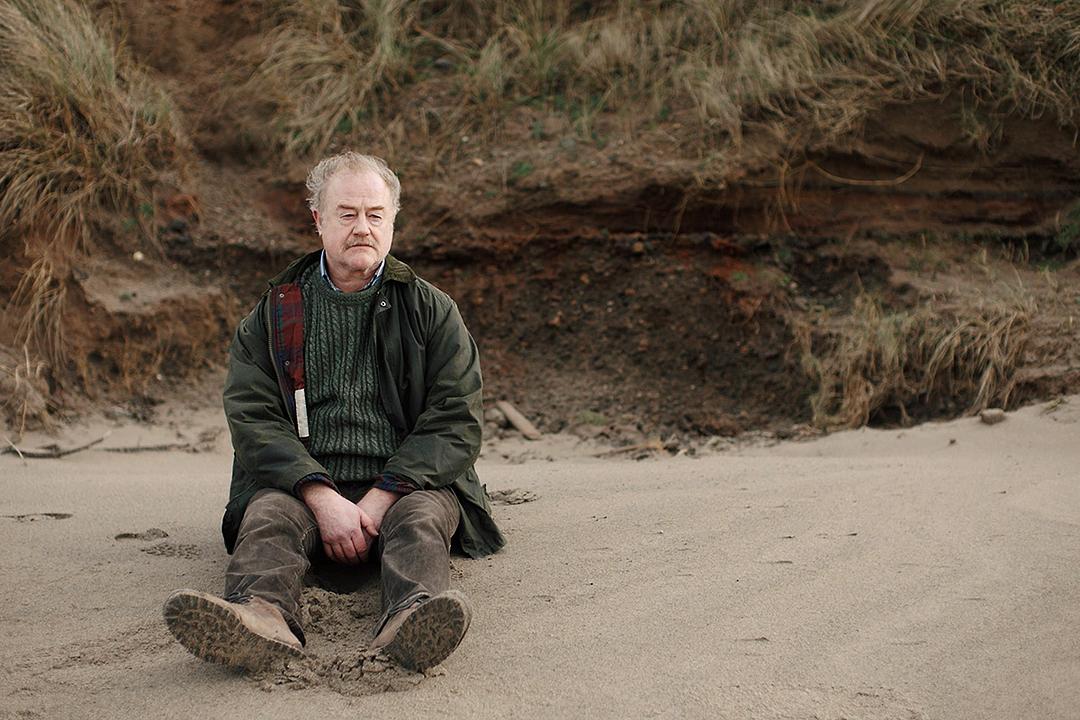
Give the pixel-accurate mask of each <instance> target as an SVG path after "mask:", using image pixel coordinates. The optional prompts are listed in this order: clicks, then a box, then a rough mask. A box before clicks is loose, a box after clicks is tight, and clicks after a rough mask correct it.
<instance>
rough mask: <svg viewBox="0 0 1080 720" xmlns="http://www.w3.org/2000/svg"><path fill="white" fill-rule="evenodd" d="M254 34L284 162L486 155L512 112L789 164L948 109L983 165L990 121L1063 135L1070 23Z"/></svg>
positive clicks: (470, 17) (474, 12) (1035, 17)
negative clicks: (346, 155)
mask: <svg viewBox="0 0 1080 720" xmlns="http://www.w3.org/2000/svg"><path fill="white" fill-rule="evenodd" d="M267 23H268V26H269V27H270V28H271V29H270V30H269V32H268V34H267V39H266V43H265V44H264V46H263V48H262V51H261V57H262V61H261V64H260V65H259V69H258V71H257V72H256V73H255V75H254V77H253V78H252V79H251V81H250V84H248V85H247V86H246V89H245V92H249V93H252V94H254V95H256V96H258V97H260V98H267V99H270V100H271V101H272V102H271V105H272V108H273V110H272V112H271V113H270V119H271V123H270V132H271V135H272V136H273V142H274V144H276V145H277V146H279V147H281V148H283V149H284V150H285V151H286V152H287V154H288V155H291V156H295V157H303V156H306V155H310V154H317V153H319V152H322V151H323V150H325V149H326V147H328V146H329V145H331V144H333V143H334V142H342V143H344V142H356V141H368V142H369V144H370V142H379V141H380V137H382V136H385V134H386V131H387V125H388V123H391V122H400V123H403V124H404V129H403V130H402V129H401V128H399V129H398V131H399V132H402V133H403V138H402V139H403V140H405V141H407V146H406V147H404V148H403V150H404V149H411V151H412V152H417V151H418V149H419V148H421V147H422V146H424V145H425V144H426V143H429V142H430V143H436V144H445V141H446V139H447V138H448V137H459V136H461V135H463V134H467V133H472V134H474V135H475V134H476V133H478V132H479V133H486V134H487V135H488V136H491V135H493V134H495V135H497V133H498V132H499V131H500V129H501V128H502V124H503V121H504V120H505V119H506V118H507V117H508V116H509V115H511V114H512V113H513V112H514V111H515V109H516V108H521V107H530V108H534V109H539V110H542V111H547V112H551V113H559V114H563V115H567V116H569V118H570V119H571V121H572V125H573V127H574V128H575V129H576V130H577V131H578V132H579V133H580V134H582V135H585V136H590V135H595V134H596V133H597V122H598V120H600V119H605V120H612V121H615V120H617V121H618V123H619V124H620V125H619V126H620V128H621V132H624V133H630V134H631V135H632V134H633V133H634V132H637V131H640V130H641V129H642V128H647V127H649V126H651V125H654V124H656V123H658V122H663V121H664V120H666V119H671V118H676V117H677V118H678V120H679V123H680V126H681V127H682V128H683V130H684V134H683V137H689V138H693V139H694V142H692V143H689V146H688V147H687V152H696V153H699V154H701V155H702V156H703V157H705V156H708V154H709V153H710V152H715V151H716V149H717V148H721V147H728V146H731V145H733V144H735V145H737V144H738V143H739V142H741V141H742V140H743V138H744V136H745V135H746V134H747V133H761V134H764V136H765V137H767V138H770V137H771V138H774V139H775V141H776V147H777V148H778V151H784V150H790V149H791V148H793V147H805V146H806V144H807V143H814V142H823V141H827V140H829V139H833V138H836V137H839V136H842V135H844V134H846V133H849V132H852V131H853V130H857V129H858V127H859V125H860V123H861V122H862V121H863V119H864V118H865V117H866V116H867V114H868V113H870V112H873V111H875V110H877V109H880V108H882V107H884V106H887V105H889V104H891V103H898V102H911V101H915V100H920V99H927V98H935V97H941V96H943V95H945V94H947V93H949V92H956V93H958V94H959V95H961V96H962V98H963V100H964V107H965V111H964V118H962V120H964V121H965V123H966V124H967V125H969V126H970V127H968V128H967V129H968V131H969V132H968V135H969V137H970V139H971V142H972V143H973V144H975V145H980V146H983V147H984V149H985V148H986V147H988V146H989V145H991V144H992V143H993V141H994V139H995V138H996V137H998V135H999V134H998V133H996V132H995V128H994V123H995V122H999V119H1000V117H1001V116H1003V115H1006V114H1021V115H1026V116H1036V115H1040V114H1043V113H1051V114H1053V115H1054V116H1056V118H1057V119H1058V120H1059V121H1060V122H1061V123H1062V124H1072V125H1076V123H1077V119H1078V115H1077V109H1078V104H1077V103H1078V101H1077V98H1078V97H1080V3H1064V2H1056V1H1055V0H1033V1H1029V0H831V1H829V0H826V1H824V2H813V3H811V2H794V1H792V0H762V1H761V2H748V1H746V0H714V1H708V2H706V1H705V0H686V1H685V2H666V1H661V0H651V1H646V2H629V1H627V0H615V1H612V2H601V3H578V2H569V1H568V0H553V1H551V2H540V1H539V0H486V1H485V0H474V1H473V2H465V3H449V4H441V3H439V4H427V3H404V2H400V0H351V1H348V2H339V1H338V0H279V2H278V3H276V4H274V10H273V11H272V13H269V14H268V17H267ZM433 78H434V79H437V80H438V81H439V84H440V85H447V84H448V83H447V81H449V85H451V86H452V87H453V88H454V91H453V92H451V93H439V92H431V93H428V92H426V91H427V89H428V84H427V81H428V80H430V79H433ZM411 90H415V92H414V93H413V92H410V91H411ZM477 139H480V138H477ZM450 147H453V146H450Z"/></svg>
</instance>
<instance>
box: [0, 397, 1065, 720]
mask: <svg viewBox="0 0 1080 720" xmlns="http://www.w3.org/2000/svg"><path fill="white" fill-rule="evenodd" d="M1078 421H1080V397H1076V398H1069V399H1067V401H1066V402H1064V403H1062V404H1058V405H1056V406H1047V405H1040V406H1034V407H1029V408H1026V409H1023V410H1020V411H1018V412H1016V413H1010V414H1009V415H1008V417H1007V419H1006V420H1005V422H1003V423H1001V424H999V425H994V426H988V425H983V424H981V423H980V422H979V421H978V420H975V419H964V420H958V421H954V422H949V423H944V424H932V425H924V426H921V427H918V428H914V429H911V430H905V431H896V430H893V431H871V430H864V431H859V432H847V433H840V434H836V435H833V436H830V437H826V438H822V439H819V440H815V441H811V442H803V443H784V444H780V445H775V446H771V447H742V448H736V449H732V450H729V451H725V452H723V453H716V454H712V455H708V456H705V457H677V458H671V457H667V456H665V457H662V458H653V459H647V460H643V461H639V462H635V461H633V460H629V459H619V458H616V459H612V458H603V459H601V458H595V457H592V456H591V453H592V452H593V451H595V448H592V447H589V446H582V445H576V444H575V441H573V440H571V439H569V438H565V437H556V438H545V439H544V440H541V441H540V442H538V443H525V442H523V441H514V442H512V441H501V442H500V443H499V444H497V445H493V446H489V447H488V448H487V449H486V451H485V455H484V457H483V459H482V461H481V466H480V471H481V475H482V477H483V479H484V480H485V482H486V483H487V485H488V487H489V489H490V490H492V491H495V490H511V489H516V490H520V491H529V492H531V493H532V494H533V499H532V500H531V501H530V502H525V503H521V504H516V505H506V504H500V505H497V506H496V511H497V518H498V520H499V522H500V524H501V525H502V527H503V528H504V530H505V532H506V534H507V536H508V538H509V545H508V546H507V548H506V549H505V551H503V552H501V553H499V554H498V555H496V556H494V557H492V558H489V559H485V560H467V559H464V558H455V559H454V580H453V582H454V584H455V585H456V586H458V587H460V588H461V589H463V590H464V591H465V592H466V593H468V595H469V596H470V597H471V598H472V599H473V601H474V604H475V620H474V623H473V628H472V630H471V631H470V633H469V635H468V636H467V637H466V639H465V642H464V643H463V644H462V646H461V647H460V649H459V650H458V652H457V653H455V654H454V655H453V656H452V657H451V658H450V659H449V660H448V661H447V662H445V663H444V664H443V665H442V666H441V667H439V668H437V669H435V670H434V671H433V672H430V673H429V675H428V676H426V677H425V676H415V675H409V674H406V673H402V672H398V671H395V670H393V669H390V668H385V667H383V666H382V665H380V664H378V663H372V662H370V661H369V662H367V663H366V664H364V661H363V658H362V657H361V654H360V651H361V650H362V646H363V641H364V637H365V631H366V629H367V625H368V623H369V622H370V620H371V619H372V616H373V614H374V612H375V611H376V609H377V608H376V606H377V603H378V598H377V586H376V584H375V581H374V579H373V578H372V577H370V576H367V577H364V578H362V579H361V580H360V581H359V583H358V585H359V589H358V590H357V591H356V592H355V593H354V594H353V595H347V594H346V595H342V594H336V593H334V592H330V591H328V590H325V589H318V588H316V589H313V590H311V591H309V592H308V595H307V597H308V608H309V612H310V615H311V642H310V645H309V648H310V651H311V654H312V659H311V660H309V661H307V662H305V663H301V664H298V665H295V666H291V667H289V668H286V669H285V670H283V671H280V672H274V673H269V674H267V675H264V676H262V677H258V678H248V677H245V676H243V675H242V674H239V673H237V672H235V671H232V670H229V669H225V668H221V667H218V666H213V665H208V664H204V663H202V662H200V661H198V660H196V659H194V658H193V657H191V656H190V655H188V654H187V653H186V652H185V651H184V650H183V649H181V648H180V647H179V646H178V645H176V644H175V643H174V642H173V641H172V640H171V638H170V636H169V634H168V633H167V631H166V629H165V626H164V624H163V622H162V620H161V603H162V601H163V600H164V599H165V597H166V596H167V595H168V594H169V592H170V591H171V590H173V589H174V588H177V587H194V588H199V589H205V590H211V591H217V590H219V589H220V586H221V579H222V573H223V570H224V567H225V562H226V556H225V554H224V551H223V549H222V546H221V539H220V535H219V533H218V521H219V518H220V514H221V509H222V504H223V501H224V497H225V494H226V491H227V482H228V480H227V478H228V472H229V462H230V456H229V449H228V441H227V438H226V436H225V433H224V431H223V426H224V422H223V420H222V419H221V418H220V417H219V415H218V413H217V412H215V411H212V410H201V411H197V412H196V411H189V410H187V409H180V408H176V409H174V410H172V411H171V414H170V413H164V414H163V422H161V423H159V424H158V425H157V426H155V427H148V426H146V425H138V424H135V423H132V422H128V423H113V424H112V425H113V427H112V434H111V435H110V437H109V438H108V439H107V440H106V441H105V442H103V443H101V444H100V445H98V446H96V447H95V448H93V449H90V450H86V451H83V452H81V453H78V454H75V455H71V456H69V457H66V458H62V459H56V460H27V461H25V462H23V461H20V459H19V458H18V457H15V456H13V455H5V456H2V457H0V477H2V487H3V495H2V499H0V515H2V516H3V517H0V540H2V542H3V545H4V546H5V547H6V548H7V550H6V551H5V552H4V553H3V555H2V556H0V572H2V579H0V582H2V590H0V593H2V594H0V598H2V601H3V602H2V604H0V617H2V622H3V633H4V636H5V640H6V641H5V642H4V643H3V646H2V647H3V649H2V650H0V670H2V673H3V676H2V679H0V697H2V700H0V717H4V718H9V717H10V718H139V719H140V720H141V719H143V718H219V717H220V718H226V717H228V718H307V717H320V718H323V717H327V718H328V717H357V718H398V717H401V718H406V717H454V718H459V717H461V718H465V717H492V718H512V717H525V718H533V717H537V718H549V717H573V718H576V717H590V718H593V717H602V718H624V717H635V718H636V717H693V718H750V717H752V718H875V719H876V718H904V719H911V718H948V719H950V720H953V719H960V718H980V719H984V718H1003V719H1004V718H1009V719H1013V718H1040V719H1045V718H1077V717H1080V582H1078V572H1077V568H1078V567H1080V481H1078V473H1077V468H1078V467H1080V442H1078V440H1080V434H1078V431H1080V424H1078ZM204 430H209V431H210V434H211V435H213V434H214V432H213V431H214V430H220V431H221V432H220V434H218V436H217V441H216V445H215V446H214V447H213V449H210V450H207V451H204V452H199V453H191V452H183V451H163V452H151V453H137V454H117V453H110V452H106V451H105V450H104V448H106V447H118V446H129V445H134V444H136V443H141V444H143V445H148V444H157V443H161V442H176V441H177V439H178V436H180V439H181V440H184V441H186V440H194V439H195V438H196V437H197V436H198V434H199V432H200V431H204ZM100 431H101V427H97V426H93V427H85V426H84V427H80V428H71V429H68V430H67V431H65V432H64V434H63V435H62V436H61V437H62V440H61V442H62V443H68V442H75V441H78V440H80V439H84V438H90V437H93V436H95V435H96V434H100ZM34 444H35V439H33V438H31V439H28V440H27V441H26V442H24V443H23V445H24V446H31V447H32V446H34ZM50 513H51V514H52V515H50ZM147 531H150V532H147ZM124 533H127V534H132V535H140V534H141V537H126V538H125V537H121V538H119V539H117V536H118V535H121V534H124ZM163 533H166V534H167V537H165V536H163ZM388 690H394V691H388Z"/></svg>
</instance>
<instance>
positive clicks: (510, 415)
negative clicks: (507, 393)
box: [495, 400, 543, 440]
mask: <svg viewBox="0 0 1080 720" xmlns="http://www.w3.org/2000/svg"><path fill="white" fill-rule="evenodd" d="M495 407H497V408H499V410H502V414H503V415H505V416H506V419H507V421H508V422H509V423H510V424H511V425H513V426H514V428H516V429H517V431H518V432H519V433H521V434H522V435H524V436H525V439H526V440H539V439H540V438H541V437H543V435H542V434H541V432H540V431H539V430H537V429H536V426H535V425H533V424H532V423H531V422H529V420H528V418H526V417H525V416H524V415H522V414H521V413H520V412H518V409H517V408H516V407H514V406H513V405H511V404H510V403H508V402H506V401H505V400H499V401H498V402H497V403H495Z"/></svg>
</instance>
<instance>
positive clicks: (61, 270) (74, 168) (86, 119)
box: [0, 0, 186, 367]
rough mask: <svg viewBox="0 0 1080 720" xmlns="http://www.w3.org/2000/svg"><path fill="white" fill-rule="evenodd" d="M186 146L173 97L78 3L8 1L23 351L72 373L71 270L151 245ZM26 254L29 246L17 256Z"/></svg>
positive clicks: (11, 240)
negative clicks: (112, 252) (111, 250)
mask: <svg viewBox="0 0 1080 720" xmlns="http://www.w3.org/2000/svg"><path fill="white" fill-rule="evenodd" d="M185 148H186V144H185V140H184V138H183V134H182V132H181V130H180V127H179V124H178V120H177V117H176V115H175V113H174V111H173V109H172V106H171V104H170V102H169V98H168V97H167V95H166V94H165V93H164V92H162V91H161V90H159V89H157V88H155V87H154V86H153V85H152V83H150V81H149V80H148V79H147V78H146V77H144V76H143V75H142V74H140V73H139V72H138V71H137V69H136V68H135V67H134V66H133V64H132V63H131V61H130V60H129V59H128V58H127V57H126V56H125V54H124V53H123V52H122V51H121V49H120V48H118V47H117V45H116V42H115V41H114V40H113V38H112V35H111V34H110V33H109V32H108V30H107V29H105V28H100V27H99V26H98V25H97V23H96V22H95V17H94V16H93V15H92V14H91V13H90V11H89V10H88V9H87V8H86V7H85V6H84V5H82V4H81V3H79V2H75V0H6V1H5V2H4V3H3V4H0V247H3V248H4V249H5V252H6V253H7V256H8V258H10V259H11V260H9V261H13V262H16V263H17V262H19V261H18V260H17V258H18V257H19V255H20V254H21V256H22V258H23V261H24V262H25V263H26V267H25V271H24V272H23V273H22V275H21V280H20V282H19V284H18V287H17V288H16V289H15V292H14V294H13V297H12V299H11V302H10V304H9V307H8V312H9V313H12V312H13V313H16V314H17V315H18V318H17V322H16V323H15V325H16V327H17V343H19V344H21V343H23V342H26V343H29V345H30V347H31V348H32V349H33V350H34V351H35V352H39V353H41V354H42V355H43V356H44V357H46V358H47V359H48V360H49V361H50V363H51V364H52V366H53V367H61V366H63V364H64V360H65V358H64V353H65V348H64V321H63V313H64V306H65V297H66V295H67V292H68V280H69V277H70V273H71V270H72V268H73V267H74V266H76V265H77V264H78V263H79V262H80V259H81V258H83V257H85V256H86V255H87V253H89V252H91V251H92V250H94V249H95V248H99V247H103V246H113V247H120V248H127V249H131V248H132V247H140V246H141V247H150V246H152V244H153V242H154V235H153V228H152V218H153V216H154V213H155V207H156V205H155V188H156V185H157V182H158V181H159V180H160V179H162V177H163V176H165V175H167V174H172V175H173V177H172V181H174V182H175V181H176V173H177V172H179V171H180V169H181V168H182V164H183V162H182V158H183V155H184V152H185ZM20 246H21V247H20Z"/></svg>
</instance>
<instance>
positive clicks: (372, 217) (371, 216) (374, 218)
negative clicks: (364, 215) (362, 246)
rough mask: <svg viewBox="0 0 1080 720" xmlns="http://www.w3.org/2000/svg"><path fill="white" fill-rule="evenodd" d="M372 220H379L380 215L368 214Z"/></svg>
mask: <svg viewBox="0 0 1080 720" xmlns="http://www.w3.org/2000/svg"><path fill="white" fill-rule="evenodd" d="M368 217H369V218H370V219H371V221H372V222H379V221H380V220H382V215H368Z"/></svg>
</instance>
